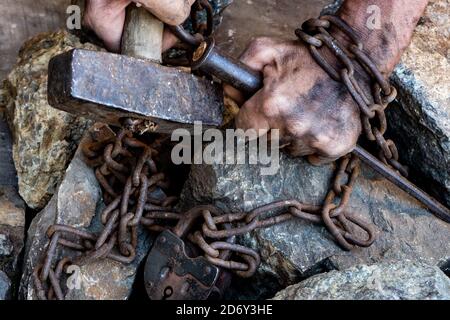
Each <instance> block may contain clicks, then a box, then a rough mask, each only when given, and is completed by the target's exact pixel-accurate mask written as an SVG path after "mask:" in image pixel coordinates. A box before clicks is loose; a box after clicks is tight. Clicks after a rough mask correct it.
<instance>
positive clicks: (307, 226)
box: [182, 155, 450, 298]
mask: <svg viewBox="0 0 450 320" xmlns="http://www.w3.org/2000/svg"><path fill="white" fill-rule="evenodd" d="M280 167H281V168H280V171H279V172H278V173H277V174H276V175H274V176H261V175H260V169H261V168H260V167H259V166H256V165H194V166H193V167H192V171H191V173H190V177H189V180H188V182H187V184H186V185H185V188H184V191H183V195H182V205H183V206H185V207H190V206H192V205H194V204H197V203H214V204H215V205H217V206H219V207H221V208H222V209H224V210H225V211H227V212H239V211H242V210H245V211H249V210H251V209H253V208H255V207H258V206H261V205H264V204H267V203H270V202H272V201H274V200H284V199H291V198H294V199H298V200H299V201H302V202H305V203H313V204H321V203H322V201H323V199H324V197H325V194H326V192H327V189H328V187H329V183H330V180H331V179H332V177H333V174H334V166H333V165H327V166H323V167H313V166H311V165H309V164H308V163H307V162H306V161H305V160H303V159H291V158H289V157H287V156H285V155H281V160H280ZM349 209H350V211H351V212H354V214H355V215H356V216H358V217H360V218H361V219H363V220H365V221H367V222H369V223H374V224H375V226H376V229H377V235H378V239H377V240H376V241H375V243H374V244H373V246H372V247H370V248H368V249H363V248H357V249H354V250H353V251H352V252H345V251H343V250H342V249H341V248H340V247H338V246H337V245H336V243H335V241H334V239H333V238H332V236H331V235H330V234H329V233H328V231H327V230H326V229H325V228H324V227H323V226H320V225H313V224H311V223H309V222H306V221H301V220H296V221H293V222H287V223H284V224H281V225H278V226H274V227H271V228H267V229H262V230H258V231H255V232H253V233H252V234H250V235H247V236H245V237H242V238H241V239H240V243H242V244H244V245H248V246H251V247H252V248H255V249H257V250H259V251H260V253H261V255H262V264H261V266H260V268H259V270H258V273H257V275H256V276H255V277H254V278H252V279H250V280H248V281H244V280H239V281H236V282H235V289H236V290H237V291H238V292H239V294H238V295H237V296H238V297H244V298H255V297H260V298H269V297H270V296H273V294H275V293H276V292H277V291H278V290H280V289H282V288H285V287H286V286H288V285H291V284H294V283H297V282H298V281H299V280H301V279H304V278H306V277H309V276H311V275H314V274H317V273H319V272H323V271H328V270H333V269H337V270H343V269H346V268H349V267H352V266H355V265H359V264H373V263H377V262H381V261H398V260H403V259H411V260H417V261H423V262H426V263H428V264H430V265H437V266H440V267H442V268H445V267H446V266H449V265H450V246H449V245H448V244H449V243H450V225H448V224H446V223H445V222H442V221H441V220H439V219H437V218H435V217H434V216H432V215H431V213H429V212H428V211H427V210H426V209H424V208H423V207H422V206H421V205H420V204H419V203H418V202H417V201H415V200H414V199H412V198H411V197H409V196H408V195H407V194H406V193H404V192H403V191H401V190H400V189H398V188H397V187H395V186H394V185H392V184H391V183H389V182H387V181H385V180H381V179H380V178H379V177H378V176H376V175H375V174H374V172H373V171H372V170H370V169H368V168H367V167H365V166H363V172H362V176H361V177H360V178H359V179H358V181H357V184H356V187H355V189H354V192H353V194H352V197H351V200H350V206H349ZM230 294H231V295H232V296H233V297H236V295H235V293H234V292H231V293H230Z"/></svg>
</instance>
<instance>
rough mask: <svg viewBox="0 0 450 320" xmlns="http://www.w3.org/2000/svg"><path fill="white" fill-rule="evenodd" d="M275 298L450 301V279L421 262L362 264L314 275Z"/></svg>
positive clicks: (435, 268) (438, 270) (436, 269)
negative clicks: (343, 269)
mask: <svg viewBox="0 0 450 320" xmlns="http://www.w3.org/2000/svg"><path fill="white" fill-rule="evenodd" d="M274 300H450V279H449V278H448V277H447V276H446V275H445V274H444V273H443V272H442V271H441V270H440V269H439V268H438V267H433V266H429V265H426V264H423V263H418V262H410V261H403V262H398V263H382V264H378V265H372V266H367V265H361V266H356V267H354V268H351V269H348V270H345V271H331V272H328V273H324V274H320V275H317V276H314V277H311V278H309V279H307V280H305V281H302V282H300V283H299V284H296V285H293V286H290V287H288V288H286V289H285V290H283V291H281V292H279V293H277V295H276V296H275V298H274Z"/></svg>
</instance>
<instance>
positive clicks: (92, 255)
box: [32, 0, 407, 300]
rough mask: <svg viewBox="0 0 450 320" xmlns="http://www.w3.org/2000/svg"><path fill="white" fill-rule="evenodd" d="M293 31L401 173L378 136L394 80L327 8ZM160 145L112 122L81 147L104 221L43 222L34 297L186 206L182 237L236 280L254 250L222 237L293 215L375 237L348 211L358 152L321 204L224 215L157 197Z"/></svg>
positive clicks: (131, 245) (58, 291) (354, 239)
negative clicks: (368, 82) (95, 229)
mask: <svg viewBox="0 0 450 320" xmlns="http://www.w3.org/2000/svg"><path fill="white" fill-rule="evenodd" d="M202 10H206V12H207V16H209V15H211V12H210V11H211V8H210V6H209V3H208V2H207V1H206V0H201V1H197V2H196V4H195V5H194V10H193V13H192V17H194V19H193V21H197V20H196V19H195V17H197V14H198V12H199V11H202ZM211 16H212V15H211ZM207 21H208V22H207V24H206V26H199V25H198V24H196V22H194V25H193V26H194V29H195V30H196V31H197V32H200V30H201V31H202V32H206V33H205V34H208V32H210V24H211V30H212V20H211V21H210V19H208V20H207ZM331 25H334V26H335V27H337V28H338V29H340V30H341V31H342V32H344V33H345V34H346V35H347V36H348V37H349V38H350V39H351V40H352V42H353V43H352V44H351V45H350V46H349V47H348V48H346V47H344V46H343V45H342V44H341V43H340V42H339V41H338V40H336V39H335V38H333V37H332V36H331V35H330V34H329V33H328V31H327V29H329V28H330V27H331ZM296 34H297V36H298V37H299V38H300V39H302V40H303V41H305V42H306V43H307V44H309V46H310V50H311V54H312V56H313V57H314V58H315V60H316V61H317V62H318V63H319V65H321V66H322V67H323V68H324V69H325V71H326V72H327V73H328V74H329V75H330V76H331V77H332V78H333V79H334V80H336V81H340V82H343V83H344V84H345V86H346V87H347V88H348V90H349V92H350V93H351V95H352V97H353V98H354V100H355V101H356V102H357V104H358V106H359V107H360V110H361V118H362V123H363V128H364V131H365V133H366V136H367V138H368V139H369V140H370V141H375V142H376V143H377V145H378V147H379V148H380V159H381V160H382V161H384V162H385V163H386V164H389V165H391V166H392V167H393V168H395V169H396V170H398V171H399V172H400V173H402V174H407V170H406V168H405V167H404V166H402V165H401V164H400V163H399V162H398V151H397V148H396V147H395V144H394V142H392V141H391V140H386V139H385V138H384V134H385V132H386V130H387V121H386V117H385V114H384V110H385V109H386V108H387V106H388V104H389V103H390V102H392V101H393V100H394V99H395V96H396V91H395V88H393V87H392V86H391V85H390V84H389V83H388V82H387V81H386V80H385V78H384V76H383V75H382V74H381V73H380V72H379V71H378V70H377V68H376V66H375V65H374V63H373V62H372V61H371V60H370V58H369V57H368V56H367V55H366V54H365V53H364V52H363V46H362V43H361V42H360V41H359V40H358V37H357V36H356V34H355V33H354V32H353V31H352V30H351V28H350V27H349V26H347V25H346V24H345V23H344V22H343V21H342V20H340V19H338V18H336V17H331V16H324V17H321V18H319V19H311V20H308V21H307V22H305V24H303V26H302V29H298V30H296ZM192 39H193V38H192ZM192 39H191V40H192ZM324 45H325V46H326V47H327V48H329V49H330V50H331V51H332V52H333V53H334V54H335V55H336V56H337V57H338V59H339V60H340V61H341V62H342V63H343V64H344V68H342V69H341V70H336V69H335V68H334V67H332V66H331V64H329V63H328V62H327V61H326V60H325V59H324V58H323V56H322V55H321V53H319V50H318V49H319V48H321V47H323V46H324ZM352 59H353V60H355V59H356V61H357V62H358V63H359V64H360V65H361V66H362V67H363V69H365V70H366V71H367V72H368V73H369V75H370V76H371V78H372V79H373V80H374V83H375V84H374V85H373V95H372V97H368V96H367V94H366V93H365V92H364V91H363V90H362V87H361V85H360V84H359V83H358V82H357V80H356V79H355V76H354V74H355V65H354V63H353V62H352ZM141 126H142V123H129V124H128V125H126V126H125V127H126V128H128V129H130V128H137V127H141ZM138 131H139V130H138ZM162 144H163V142H162V141H161V140H158V139H156V140H154V141H153V142H152V143H150V144H149V143H146V142H144V141H143V139H140V138H137V137H135V136H134V135H133V133H132V132H131V131H130V130H127V129H122V130H121V131H120V132H119V133H118V134H117V135H116V136H115V137H114V138H113V139H109V140H107V141H105V142H101V141H94V142H92V143H90V144H86V145H82V150H83V152H84V154H85V156H86V158H87V160H86V162H87V163H88V164H89V165H90V166H91V167H92V168H93V169H94V171H95V175H96V177H97V180H98V182H99V184H100V185H101V187H102V190H103V199H104V202H105V204H106V207H105V208H104V210H103V211H102V213H101V222H102V223H103V225H104V228H103V230H102V231H101V232H100V233H99V234H94V233H91V232H87V231H84V230H80V229H76V228H73V227H70V226H64V225H52V226H50V227H49V229H48V231H47V236H48V238H49V243H48V245H47V248H46V251H45V254H44V256H43V259H42V260H41V262H40V263H39V264H38V265H37V266H36V268H35V269H34V271H33V274H32V277H33V281H34V286H35V288H36V292H37V296H38V298H39V299H43V300H44V299H50V300H51V299H58V300H62V299H64V290H63V288H62V286H61V282H62V277H63V273H64V272H65V271H66V269H67V267H68V266H70V265H78V266H83V265H85V264H87V263H89V262H91V261H94V260H97V259H105V258H108V259H112V260H115V261H119V262H121V263H124V264H129V263H131V262H133V261H134V259H135V257H136V247H137V242H138V230H139V228H141V227H144V228H146V229H147V230H148V231H150V232H162V231H164V230H167V229H169V230H173V229H174V228H175V227H176V226H179V225H180V224H179V222H180V221H181V222H183V217H185V216H188V215H192V213H193V212H194V213H196V214H197V213H200V214H199V216H201V218H202V222H201V223H196V224H195V225H194V226H192V225H183V224H181V228H186V229H188V230H189V232H188V236H187V239H188V240H189V241H190V242H191V243H192V244H194V245H196V246H197V247H198V249H200V251H201V252H203V255H204V256H205V258H206V259H207V260H208V261H209V262H210V263H211V264H213V265H215V266H218V267H220V268H222V269H227V270H230V271H233V272H234V273H235V274H236V275H238V276H240V277H244V278H248V277H251V276H253V275H254V274H255V272H256V270H257V268H258V266H259V264H260V262H261V258H260V256H259V254H258V253H257V252H256V251H255V250H253V249H251V248H248V247H245V246H242V245H238V244H235V243H234V242H230V241H227V240H228V239H230V238H233V237H236V236H242V235H245V234H247V233H249V232H253V231H255V230H257V229H260V228H268V227H271V226H275V225H278V224H281V223H285V222H288V221H293V220H295V219H301V220H305V221H308V222H311V223H315V224H322V225H324V226H325V227H326V228H327V230H328V231H329V232H330V234H331V235H332V236H333V237H334V238H335V239H336V241H337V243H338V244H339V245H340V246H341V247H342V248H343V249H345V250H351V249H352V248H353V247H355V246H356V247H368V246H370V245H371V244H372V243H373V242H374V241H375V229H374V226H373V225H372V224H369V223H367V222H364V221H362V220H361V219H360V218H358V217H356V216H355V215H354V214H350V213H349V212H348V203H349V200H350V195H351V193H352V190H353V187H354V184H355V182H356V179H357V178H358V176H359V173H360V163H359V160H358V159H357V158H356V157H355V156H353V155H347V156H345V157H343V158H341V159H340V160H339V163H338V167H337V170H336V175H335V178H334V179H333V181H332V187H331V188H330V190H329V192H328V194H327V196H326V198H325V201H324V204H323V205H322V206H317V205H308V204H304V203H301V202H299V201H297V200H283V201H276V202H273V203H271V204H268V205H264V206H262V207H259V208H256V209H254V210H252V211H250V212H237V213H224V212H222V211H221V210H220V209H219V208H217V207H216V206H213V205H204V206H198V207H195V208H193V209H191V210H190V211H188V212H186V213H180V212H177V211H175V210H174V205H175V203H176V202H177V198H176V197H171V196H167V195H166V191H167V190H168V188H169V181H168V180H167V179H166V176H165V174H164V173H162V172H159V171H158V166H157V157H158V150H159V149H160V147H161V145H162ZM364 234H365V236H364ZM58 247H63V248H66V249H70V250H74V251H76V252H79V255H78V256H77V257H76V258H74V259H69V258H68V257H63V258H60V257H59V256H60V255H61V254H62V253H61V252H58ZM55 262H56V263H55Z"/></svg>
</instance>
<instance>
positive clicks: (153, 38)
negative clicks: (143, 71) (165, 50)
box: [122, 4, 164, 63]
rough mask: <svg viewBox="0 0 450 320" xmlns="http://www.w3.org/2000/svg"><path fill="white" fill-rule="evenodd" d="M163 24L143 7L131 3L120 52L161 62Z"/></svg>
mask: <svg viewBox="0 0 450 320" xmlns="http://www.w3.org/2000/svg"><path fill="white" fill-rule="evenodd" d="M163 31H164V24H163V23H162V22H161V21H160V20H159V19H157V18H156V17H155V16H154V15H152V14H151V13H150V12H149V11H147V10H146V9H145V8H143V7H137V6H136V5H135V4H131V5H129V6H128V8H127V16H126V20H125V27H124V32H123V36H122V54H125V55H128V56H131V57H135V58H141V59H148V60H152V61H154V62H158V63H161V61H162V58H161V51H162V41H163Z"/></svg>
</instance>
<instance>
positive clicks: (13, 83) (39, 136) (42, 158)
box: [3, 31, 97, 209]
mask: <svg viewBox="0 0 450 320" xmlns="http://www.w3.org/2000/svg"><path fill="white" fill-rule="evenodd" d="M73 48H86V49H92V50H96V49H97V48H96V47H95V46H93V45H90V44H81V43H80V41H79V40H78V38H77V37H75V36H73V35H70V34H69V33H67V32H66V31H58V32H55V33H44V34H40V35H37V36H36V37H34V38H32V39H31V40H29V41H27V42H26V43H25V44H24V45H23V47H22V49H21V50H20V53H19V56H18V60H17V63H16V65H15V66H14V68H13V70H12V71H11V73H10V74H9V75H8V77H7V80H6V81H5V84H4V87H5V88H4V89H3V91H6V99H5V100H6V101H5V102H4V104H5V105H6V113H7V120H8V123H9V126H10V129H11V132H12V136H13V159H14V164H15V167H16V169H17V174H18V180H19V181H18V183H19V192H20V195H21V196H22V198H23V199H24V200H25V202H26V203H27V204H28V205H29V206H30V207H31V208H34V209H41V208H43V207H44V206H45V204H46V203H47V202H48V200H49V199H50V197H51V196H52V195H53V193H54V192H55V189H56V186H57V184H58V183H59V182H60V181H61V178H62V177H63V175H64V172H65V170H66V168H67V165H68V164H69V162H70V160H71V158H72V156H73V154H74V152H75V150H76V147H77V143H78V142H79V140H80V139H81V137H82V134H83V132H84V130H85V129H86V128H87V127H88V121H86V120H84V119H81V118H76V117H74V116H71V115H69V114H67V113H65V112H62V111H58V110H56V109H53V108H51V107H50V106H49V105H48V102H47V68H48V62H49V60H50V59H51V58H52V57H53V56H55V55H57V54H60V53H63V52H65V51H68V50H70V49H73Z"/></svg>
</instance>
